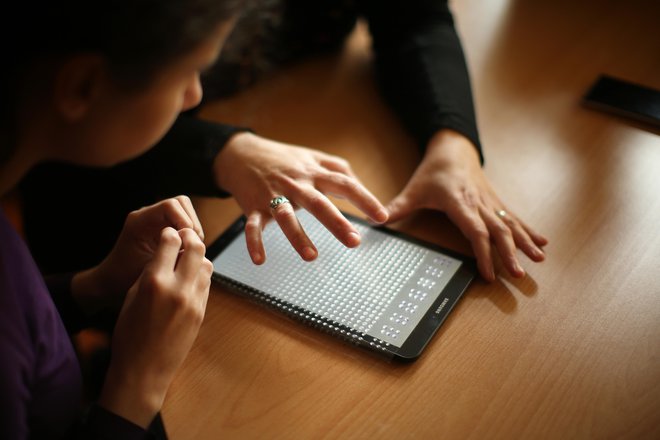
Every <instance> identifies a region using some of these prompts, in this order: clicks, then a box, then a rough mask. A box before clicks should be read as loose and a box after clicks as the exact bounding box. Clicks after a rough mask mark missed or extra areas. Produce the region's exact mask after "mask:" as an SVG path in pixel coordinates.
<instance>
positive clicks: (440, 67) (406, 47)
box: [21, 0, 481, 273]
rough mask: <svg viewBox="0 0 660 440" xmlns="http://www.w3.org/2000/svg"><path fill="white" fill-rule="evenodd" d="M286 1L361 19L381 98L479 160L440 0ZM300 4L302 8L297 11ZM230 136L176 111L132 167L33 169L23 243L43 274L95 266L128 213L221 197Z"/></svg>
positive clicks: (423, 137)
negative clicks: (336, 8) (219, 171)
mask: <svg viewBox="0 0 660 440" xmlns="http://www.w3.org/2000/svg"><path fill="white" fill-rule="evenodd" d="M289 1H290V2H291V3H292V4H293V5H294V6H295V8H294V7H292V8H291V9H290V10H291V11H297V14H298V15H299V16H300V19H301V20H304V19H305V17H309V16H310V15H309V14H310V13H311V12H313V11H311V10H310V9H309V8H311V9H312V10H313V9H314V8H317V9H318V8H324V7H326V8H327V6H328V4H334V3H342V5H343V6H346V5H348V6H349V7H350V8H352V10H353V11H354V12H355V14H360V15H362V16H363V17H364V18H365V19H366V20H367V21H368V23H369V29H370V32H371V34H372V40H373V50H374V58H375V69H376V74H377V77H378V82H379V85H380V88H381V90H382V93H383V95H384V96H385V98H386V100H387V102H389V103H390V104H391V105H392V107H393V109H394V110H395V112H396V113H397V114H398V116H399V117H400V119H401V121H402V122H403V124H404V125H405V126H406V127H407V129H408V130H409V131H410V133H411V134H412V135H413V137H414V138H415V139H416V141H417V143H418V145H419V146H420V148H422V149H424V148H425V146H426V144H427V142H428V140H429V139H430V138H431V136H432V135H433V134H434V133H435V132H437V131H438V130H440V129H443V128H450V129H453V130H456V131H458V132H460V133H462V134H464V135H465V136H466V137H467V138H469V139H470V140H471V141H472V143H473V144H474V145H475V148H477V149H478V150H479V152H480V153H481V146H480V141H479V136H478V131H477V124H476V120H475V114H474V108H473V104H472V95H471V91H470V83H469V76H468V71H467V67H466V62H465V57H464V54H463V51H462V48H461V44H460V40H459V38H458V36H457V33H456V30H455V27H454V22H453V18H452V15H451V12H450V10H449V7H448V5H447V2H446V1H441V0H414V1H413V0H409V1H406V2H401V1H395V0H316V1H312V2H310V1H307V0H303V1H301V0H289ZM296 1H297V2H298V3H296ZM303 5H304V7H305V8H308V10H302V9H300V8H302V7H303ZM317 12H318V11H317ZM308 23H309V21H308ZM314 24H315V23H314V22H313V21H312V22H311V26H314ZM307 26H308V27H309V26H310V25H309V24H308V25H307ZM294 39H295V35H294ZM294 41H295V40H294ZM237 130H239V129H237V128H235V127H230V126H227V125H222V124H216V123H210V122H205V121H201V120H198V119H195V118H194V116H191V115H188V114H184V115H181V116H180V117H179V118H178V120H177V121H176V123H175V124H174V126H173V127H172V129H171V130H170V132H169V133H168V134H167V135H166V136H165V138H164V139H163V140H162V141H161V142H160V143H159V144H158V145H157V146H156V147H154V148H153V149H152V150H150V151H149V152H147V153H146V154H145V155H143V156H141V157H140V158H138V159H136V160H133V161H130V162H127V163H124V164H121V165H119V166H116V167H113V168H111V169H90V168H82V167H75V166H70V165H61V164H44V165H42V166H40V167H38V168H36V169H34V170H33V171H32V172H31V173H30V174H29V175H28V176H27V178H26V179H25V180H24V181H23V182H22V185H21V190H22V197H23V209H24V219H25V232H26V236H27V239H28V242H29V244H30V247H31V249H32V252H33V255H34V257H35V259H36V261H37V262H38V264H39V266H40V268H41V269H42V271H44V272H45V273H53V272H68V271H72V270H80V269H83V268H87V267H90V266H92V265H94V264H97V263H98V262H99V261H101V259H102V258H103V257H104V256H105V255H106V254H107V253H108V252H109V250H110V249H111V247H112V245H113V243H114V241H115V239H116V237H117V236H118V233H119V231H120V230H121V227H122V225H123V222H124V219H125V217H126V214H127V213H128V212H130V211H131V210H134V209H137V208H140V207H142V206H145V205H148V204H151V203H154V202H155V201H157V200H160V199H163V198H166V197H170V196H174V195H177V194H190V195H207V196H226V195H227V194H225V193H223V192H222V191H220V190H219V189H218V188H217V186H216V184H215V179H214V177H213V170H212V163H213V160H214V158H215V156H216V155H217V153H218V152H219V151H220V149H221V148H222V147H223V145H224V144H225V143H226V142H227V140H228V139H229V137H230V136H231V135H233V134H234V133H235V132H236V131H237Z"/></svg>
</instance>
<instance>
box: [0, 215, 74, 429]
mask: <svg viewBox="0 0 660 440" xmlns="http://www.w3.org/2000/svg"><path fill="white" fill-rule="evenodd" d="M0 360H1V361H0V438H6V439H22V438H28V437H31V438H59V437H62V436H63V435H64V434H65V433H66V432H67V431H68V430H69V429H70V427H71V426H72V425H73V424H74V423H75V421H76V419H77V418H78V415H79V413H80V405H81V396H82V379H81V373H80V367H79V365H78V360H77V359H76V355H75V352H74V350H73V346H72V345H71V340H70V339H69V335H68V334H67V332H66V330H65V328H64V325H63V324H62V320H61V319H60V316H59V314H58V312H57V309H56V308H55V305H54V304H53V301H52V299H51V297H50V294H49V293H48V289H47V288H46V285H45V284H44V281H43V278H42V276H41V273H40V272H39V270H38V269H37V267H36V265H35V263H34V261H33V260H32V257H31V256H30V253H29V251H28V249H27V247H26V246H25V243H24V242H23V240H22V239H21V238H20V237H19V236H18V234H17V233H16V231H15V230H14V229H13V228H12V226H11V225H10V224H9V222H8V221H7V219H6V218H5V216H4V213H3V212H2V211H0Z"/></svg>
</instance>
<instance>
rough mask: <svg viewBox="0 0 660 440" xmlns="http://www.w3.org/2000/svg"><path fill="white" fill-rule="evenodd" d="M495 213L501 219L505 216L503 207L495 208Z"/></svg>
mask: <svg viewBox="0 0 660 440" xmlns="http://www.w3.org/2000/svg"><path fill="white" fill-rule="evenodd" d="M495 215H497V216H498V217H499V218H501V219H503V218H504V217H506V211H505V210H503V209H496V210H495Z"/></svg>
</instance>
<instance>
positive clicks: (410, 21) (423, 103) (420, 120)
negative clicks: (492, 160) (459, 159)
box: [359, 0, 483, 162]
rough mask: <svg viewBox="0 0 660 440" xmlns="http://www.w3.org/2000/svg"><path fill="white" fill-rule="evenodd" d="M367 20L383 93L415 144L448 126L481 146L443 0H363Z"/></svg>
mask: <svg viewBox="0 0 660 440" xmlns="http://www.w3.org/2000/svg"><path fill="white" fill-rule="evenodd" d="M359 5H360V8H361V13H362V14H363V15H364V16H365V17H366V18H367V20H368V22H369V29H370V32H371V35H372V38H373V48H374V52H375V62H376V71H377V75H378V81H379V85H380V86H381V89H382V91H383V94H384V96H385V98H386V99H387V100H388V101H389V102H390V103H391V105H392V106H393V108H394V110H395V111H396V113H397V114H398V115H399V117H400V118H401V120H402V121H403V123H404V124H405V125H406V127H407V128H408V129H409V130H410V132H411V133H412V135H413V136H414V137H415V140H416V141H417V142H418V144H419V145H420V146H421V147H422V148H425V147H426V145H427V144H428V141H429V140H430V138H431V137H432V136H433V134H434V133H435V132H437V131H438V130H440V129H442V128H450V129H453V130H456V131H458V132H459V133H461V134H463V135H464V136H466V137H467V138H468V139H470V141H472V143H473V144H474V145H475V147H476V148H477V149H478V150H479V155H480V157H481V158H482V162H483V156H482V153H481V143H480V141H479V134H478V130H477V123H476V116H475V112H474V105H473V103H472V91H471V88H470V79H469V75H468V69H467V65H466V61H465V56H464V54H463V49H462V47H461V42H460V40H459V37H458V34H457V33H456V29H455V27H454V21H453V17H452V14H451V11H450V10H449V6H448V5H447V1H443V0H410V1H407V2H400V1H395V0H362V2H360V3H359Z"/></svg>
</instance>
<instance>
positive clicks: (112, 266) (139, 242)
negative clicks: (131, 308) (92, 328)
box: [72, 196, 204, 314]
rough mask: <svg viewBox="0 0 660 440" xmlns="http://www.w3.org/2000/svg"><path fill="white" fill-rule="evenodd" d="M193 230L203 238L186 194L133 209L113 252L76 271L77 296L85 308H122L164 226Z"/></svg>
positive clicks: (75, 287)
mask: <svg viewBox="0 0 660 440" xmlns="http://www.w3.org/2000/svg"><path fill="white" fill-rule="evenodd" d="M168 226H170V227H172V228H174V229H176V230H181V229H185V228H189V229H192V230H193V231H194V232H195V233H196V234H197V235H198V236H199V237H200V239H202V240H203V238H204V233H203V231H202V226H201V224H200V222H199V219H198V218H197V214H196V213H195V210H194V208H193V206H192V203H191V202H190V199H189V198H188V197H186V196H178V197H175V198H171V199H167V200H164V201H162V202H159V203H156V204H155V205H151V206H148V207H146V208H142V209H139V210H137V211H133V212H131V213H130V214H128V216H127V217H126V222H125V223H124V227H123V229H122V231H121V233H120V235H119V238H118V239H117V243H116V244H115V246H114V247H113V249H112V251H110V254H109V255H108V256H107V257H106V258H105V259H104V260H103V261H102V262H101V263H100V264H99V265H98V266H96V267H94V268H92V269H90V270H88V271H84V272H81V273H79V274H77V275H76V276H75V277H74V279H73V282H72V291H73V295H74V297H75V298H76V299H77V301H78V303H79V304H80V306H81V307H82V309H83V310H84V311H86V312H87V313H88V314H92V313H94V312H95V311H97V310H99V309H101V308H104V307H112V308H115V309H117V310H118V309H119V308H120V307H121V304H122V302H123V301H124V295H126V292H127V291H128V289H129V288H130V287H131V286H132V285H133V284H134V283H135V280H137V278H138V276H139V275H140V273H142V270H143V269H144V266H145V264H147V262H149V261H151V260H152V258H153V256H154V254H155V252H156V249H157V247H158V243H159V240H160V235H161V231H162V230H163V228H165V227H168Z"/></svg>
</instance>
